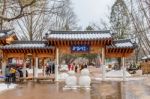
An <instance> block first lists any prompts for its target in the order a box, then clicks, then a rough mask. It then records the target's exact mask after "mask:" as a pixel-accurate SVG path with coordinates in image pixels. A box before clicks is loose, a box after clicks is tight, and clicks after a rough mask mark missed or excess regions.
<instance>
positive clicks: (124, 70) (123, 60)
mask: <svg viewBox="0 0 150 99" xmlns="http://www.w3.org/2000/svg"><path fill="white" fill-rule="evenodd" d="M122 69H123V81H125V80H126V68H125V58H124V57H123V58H122Z"/></svg>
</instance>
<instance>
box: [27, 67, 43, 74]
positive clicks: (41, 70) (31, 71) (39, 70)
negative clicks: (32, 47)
mask: <svg viewBox="0 0 150 99" xmlns="http://www.w3.org/2000/svg"><path fill="white" fill-rule="evenodd" d="M37 70H38V71H37V72H38V73H43V69H37ZM27 71H28V73H29V74H33V69H28V68H27Z"/></svg>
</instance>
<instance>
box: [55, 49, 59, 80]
mask: <svg viewBox="0 0 150 99" xmlns="http://www.w3.org/2000/svg"><path fill="white" fill-rule="evenodd" d="M58 66H59V49H58V48H56V65H55V80H56V81H58Z"/></svg>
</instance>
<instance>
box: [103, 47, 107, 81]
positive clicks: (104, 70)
mask: <svg viewBox="0 0 150 99" xmlns="http://www.w3.org/2000/svg"><path fill="white" fill-rule="evenodd" d="M105 73H106V67H105V48H102V80H105Z"/></svg>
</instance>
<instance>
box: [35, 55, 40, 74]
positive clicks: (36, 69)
mask: <svg viewBox="0 0 150 99" xmlns="http://www.w3.org/2000/svg"><path fill="white" fill-rule="evenodd" d="M38 65H39V64H38V57H36V58H35V68H34V73H35V77H38Z"/></svg>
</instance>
